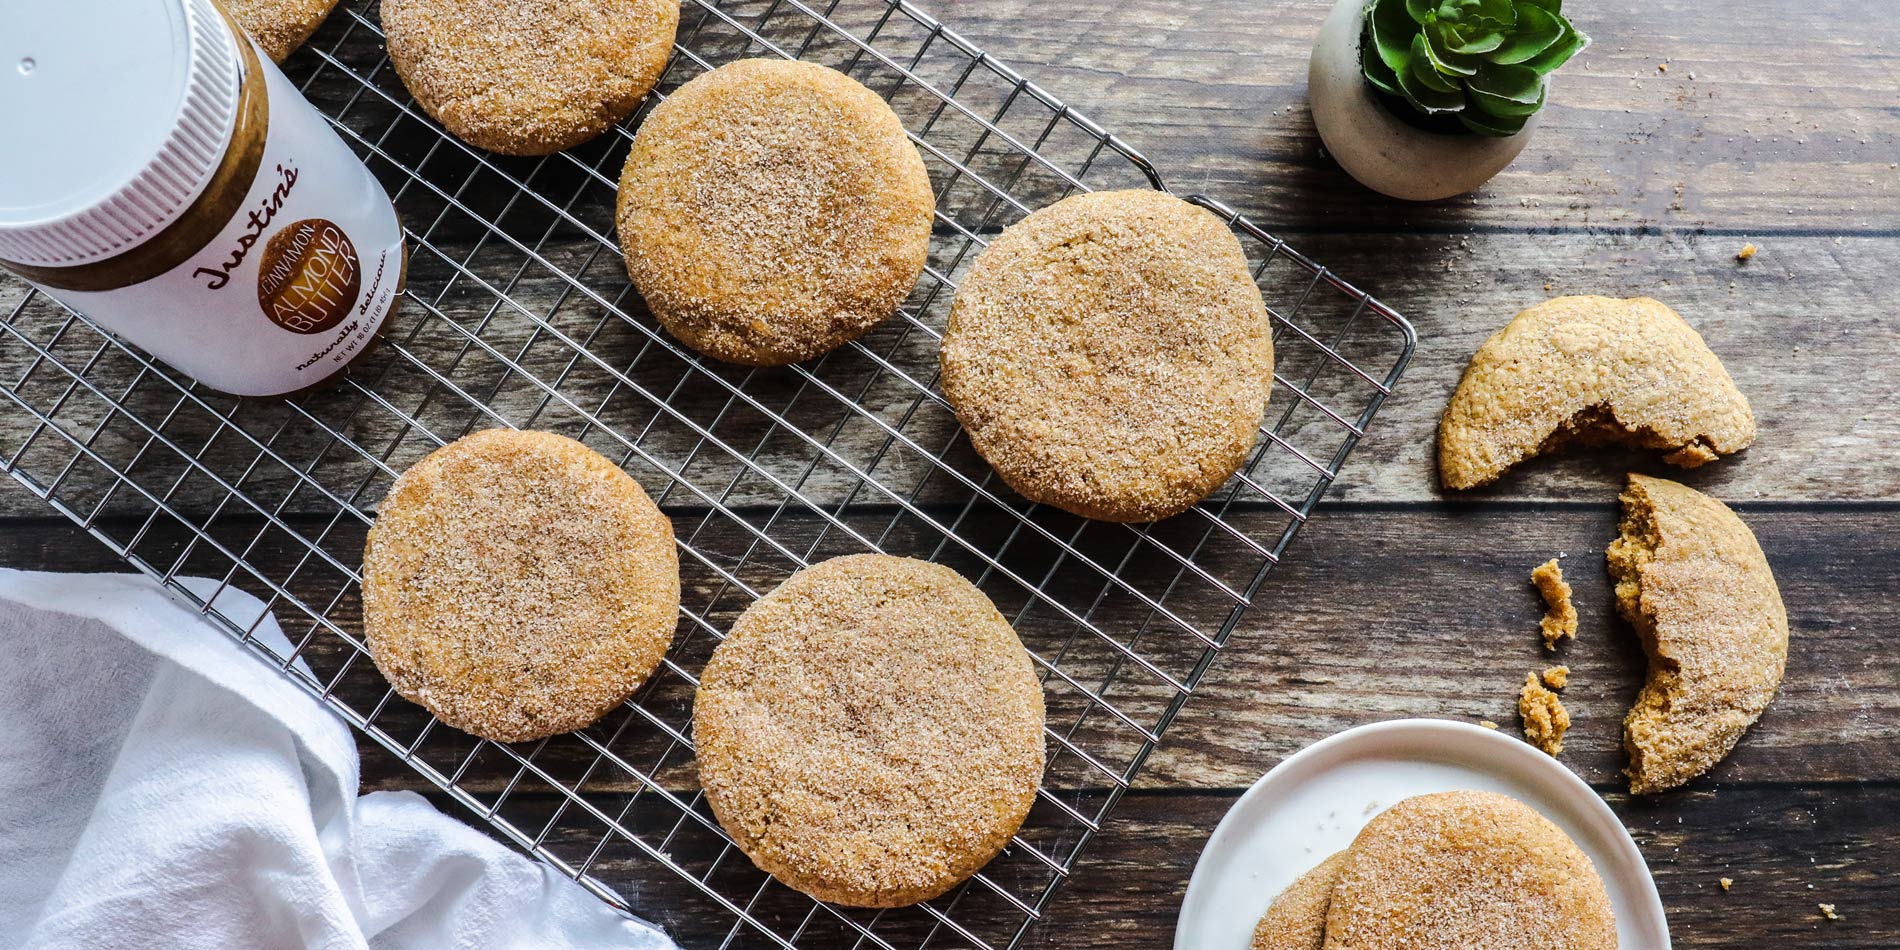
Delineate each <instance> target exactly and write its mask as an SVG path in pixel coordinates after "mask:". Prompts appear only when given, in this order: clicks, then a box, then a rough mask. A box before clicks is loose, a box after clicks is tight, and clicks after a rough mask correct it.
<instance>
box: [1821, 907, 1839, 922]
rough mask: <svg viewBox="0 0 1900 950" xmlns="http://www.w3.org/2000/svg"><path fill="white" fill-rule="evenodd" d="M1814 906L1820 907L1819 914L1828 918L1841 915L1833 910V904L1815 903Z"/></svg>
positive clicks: (1836, 918) (1835, 918)
mask: <svg viewBox="0 0 1900 950" xmlns="http://www.w3.org/2000/svg"><path fill="white" fill-rule="evenodd" d="M1816 906H1818V907H1820V908H1821V916H1823V917H1826V918H1827V919H1829V920H1840V919H1841V915H1839V914H1837V913H1835V912H1834V905H1833V904H1817V905H1816Z"/></svg>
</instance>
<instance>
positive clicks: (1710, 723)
mask: <svg viewBox="0 0 1900 950" xmlns="http://www.w3.org/2000/svg"><path fill="white" fill-rule="evenodd" d="M1608 557H1609V563H1610V577H1611V578H1612V579H1614V580H1615V581H1616V607H1617V610H1618V612H1620V613H1622V615H1623V617H1624V619H1626V620H1628V621H1629V622H1630V624H1631V625H1633V626H1634V627H1635V628H1636V632H1637V634H1638V635H1639V636H1640V637H1642V641H1643V651H1644V652H1645V653H1647V654H1648V655H1649V676H1648V678H1647V679H1646V680H1645V681H1644V683H1643V691H1642V692H1641V693H1640V694H1638V695H1637V697H1636V705H1635V706H1633V707H1632V708H1631V709H1630V711H1629V715H1628V716H1627V717H1626V718H1625V719H1624V720H1623V744H1624V746H1625V747H1626V748H1627V749H1628V750H1629V754H1630V765H1629V778H1630V791H1631V792H1634V793H1636V794H1639V795H1640V794H1646V793H1650V792H1660V791H1663V790H1665V789H1670V788H1674V787H1676V786H1678V785H1681V784H1683V783H1684V782H1687V781H1689V780H1690V779H1692V778H1695V777H1696V776H1698V775H1701V774H1702V773H1703V772H1706V771H1708V770H1709V769H1710V768H1711V767H1713V766H1714V765H1715V764H1716V763H1717V762H1720V761H1721V760H1722V758H1723V757H1724V756H1726V755H1728V753H1729V750H1730V749H1733V748H1734V747H1735V743H1737V742H1739V741H1741V738H1742V733H1743V732H1745V731H1746V730H1747V729H1748V727H1749V726H1750V725H1751V724H1753V723H1754V722H1755V720H1756V719H1757V718H1759V717H1760V716H1761V713H1762V710H1763V709H1766V708H1767V706H1768V702H1769V701H1770V700H1772V699H1774V697H1775V691H1776V689H1778V688H1779V687H1780V685H1781V674H1782V671H1783V670H1784V669H1785V668H1786V666H1787V662H1788V611H1787V609H1786V608H1785V607H1783V606H1782V603H1781V590H1780V589H1779V588H1778V587H1776V585H1775V575H1774V572H1773V571H1771V570H1769V567H1768V559H1767V557H1766V556H1764V555H1763V554H1762V550H1761V545H1760V544H1758V543H1756V541H1755V535H1754V533H1753V532H1751V531H1749V530H1748V526H1747V525H1745V524H1743V523H1742V519H1740V518H1738V517H1736V516H1735V512H1733V511H1730V510H1729V509H1728V506H1726V505H1724V504H1722V503H1721V502H1719V501H1716V500H1715V499H1713V498H1710V497H1709V496H1707V495H1704V494H1702V493H1701V492H1699V491H1696V490H1695V489H1693V488H1690V487H1688V486H1686V485H1679V484H1677V483H1675V482H1672V481H1669V480H1668V479H1663V478H1649V477H1646V476H1643V475H1634V474H1632V475H1631V476H1630V477H1629V487H1628V488H1627V489H1626V490H1625V491H1624V492H1623V523H1622V526H1621V537H1618V538H1617V539H1616V540H1615V541H1613V542H1611V543H1610V548H1609V551H1608Z"/></svg>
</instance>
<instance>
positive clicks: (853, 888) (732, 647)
mask: <svg viewBox="0 0 1900 950" xmlns="http://www.w3.org/2000/svg"><path fill="white" fill-rule="evenodd" d="M1042 730H1043V701H1042V686H1041V684H1040V683H1039V682H1038V681H1037V679H1036V674H1035V671H1034V669H1033V667H1032V666H1031V665H1030V659H1029V654H1028V652H1027V651H1025V650H1024V649H1023V645H1022V643H1021V641H1019V640H1017V638H1016V633H1015V631H1013V630H1011V629H1010V626H1009V622H1008V621H1007V620H1004V619H1003V615H1002V614H1000V613H998V612H997V610H996V607H995V606H994V605H993V604H991V603H990V599H989V598H988V597H986V596H984V595H983V593H982V592H981V591H979V590H977V589H976V587H975V586H974V585H972V584H971V583H970V582H969V581H966V580H964V579H963V578H962V577H961V576H960V575H958V574H957V573H956V572H955V571H952V570H951V569H949V568H947V567H941V566H938V565H935V564H930V563H928V562H925V561H916V560H911V559H909V558H900V557H889V556H885V555H881V554H862V555H854V556H850V557H840V558H833V559H832V560H829V561H825V562H823V563H821V564H817V565H814V566H812V567H809V568H806V569H805V570H802V571H799V572H798V573H796V574H794V575H792V576H791V577H790V578H789V579H787V580H786V581H785V583H783V584H781V585H779V586H778V588H777V589H775V590H773V591H772V592H771V593H769V594H767V595H765V596H764V597H761V598H759V600H757V601H755V602H754V603H753V604H752V605H751V606H750V607H747V608H746V610H745V612H744V613H743V614H741V615H740V616H739V619H738V620H737V621H736V622H734V623H733V625H732V631H731V633H729V634H728V635H727V637H726V640H725V642H723V643H721V644H720V645H719V647H718V648H717V649H715V650H714V651H713V655H712V659H711V660H709V661H708V662H707V664H706V668H705V670H704V671H703V672H702V674H701V676H700V683H699V692H698V694H697V696H696V697H695V699H694V702H693V741H694V745H695V748H696V751H697V754H698V757H699V777H700V782H701V784H702V785H703V786H704V787H705V789H706V800H707V801H708V802H709V803H710V804H711V805H712V810H713V814H714V815H715V816H716V817H717V818H718V819H719V824H720V825H721V826H723V827H724V828H725V829H726V831H727V833H728V834H730V835H732V838H733V840H734V841H735V842H737V844H738V845H739V849H740V850H741V851H744V852H745V853H746V855H747V856H748V857H750V858H751V859H752V861H753V863H754V864H757V865H758V866H759V867H760V868H762V869H764V870H765V871H767V872H768V873H770V874H771V875H772V876H773V877H776V878H778V879H779V880H780V881H782V882H784V883H785V884H787V885H789V886H791V887H794V888H797V889H798V890H800V891H803V892H805V893H807V894H810V895H811V896H813V897H816V898H818V899H820V900H825V901H832V902H835V903H839V904H848V905H852V906H856V907H900V906H904V905H907V904H914V903H917V902H918V901H923V900H928V899H930V898H932V897H936V896H937V895H939V894H942V893H944V892H945V891H947V890H949V889H950V888H952V887H954V886H955V885H956V884H957V883H958V882H960V881H962V880H963V879H965V878H967V877H969V876H970V875H971V874H974V873H976V871H977V869H979V868H981V867H982V866H983V865H984V864H985V863H987V862H988V861H989V860H990V859H991V858H992V857H994V856H995V855H996V853H997V852H998V851H1000V850H1001V849H1002V847H1003V845H1004V844H1005V843H1007V842H1008V841H1009V839H1010V836H1011V835H1013V834H1015V833H1016V829H1017V828H1018V827H1020V826H1021V825H1022V822H1023V818H1024V817H1025V816H1027V815H1028V813H1029V807H1030V805H1031V804H1032V803H1033V802H1034V801H1035V797H1036V786H1037V782H1038V781H1039V779H1040V778H1041V775H1042V766H1043V732H1042Z"/></svg>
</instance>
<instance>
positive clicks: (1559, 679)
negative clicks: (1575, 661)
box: [1543, 666, 1570, 689]
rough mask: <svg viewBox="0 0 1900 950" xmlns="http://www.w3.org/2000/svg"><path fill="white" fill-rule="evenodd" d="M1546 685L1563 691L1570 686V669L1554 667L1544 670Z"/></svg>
mask: <svg viewBox="0 0 1900 950" xmlns="http://www.w3.org/2000/svg"><path fill="white" fill-rule="evenodd" d="M1543 675H1544V685H1545V686H1548V687H1550V688H1551V689H1563V688H1564V687H1566V686H1569V685H1570V667H1568V666H1552V667H1548V668H1546V669H1545V670H1544V674H1543Z"/></svg>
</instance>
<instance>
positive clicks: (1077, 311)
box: [942, 190, 1273, 521]
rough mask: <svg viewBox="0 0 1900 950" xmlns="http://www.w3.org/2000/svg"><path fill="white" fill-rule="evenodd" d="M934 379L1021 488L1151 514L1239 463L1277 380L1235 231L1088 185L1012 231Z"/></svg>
mask: <svg viewBox="0 0 1900 950" xmlns="http://www.w3.org/2000/svg"><path fill="white" fill-rule="evenodd" d="M942 361H943V391H944V395H945V396H947V397H948V398H949V400H950V404H951V406H952V407H953V408H955V410H956V414H957V419H958V420H959V421H961V422H962V423H963V426H964V428H965V429H967V430H969V433H970V442H971V444H973V445H974V446H975V447H976V450H977V452H978V453H980V454H981V455H982V456H983V458H984V459H985V460H986V461H988V462H989V463H990V465H992V466H993V467H995V469H996V472H997V474H998V475H1000V476H1002V478H1003V481H1005V482H1007V483H1008V484H1009V487H1011V488H1013V489H1015V490H1016V491H1017V492H1018V493H1020V494H1021V495H1022V496H1023V497H1025V498H1027V499H1029V500H1031V501H1035V502H1042V503H1045V504H1050V505H1054V506H1056V507H1058V508H1061V509H1063V510H1065V511H1070V512H1073V513H1075V514H1078V515H1081V516H1083V517H1086V518H1099V519H1102V520H1105V521H1152V520H1155V519H1158V518H1165V517H1167V516H1168V515H1172V514H1175V513H1177V512H1180V511H1183V510H1185V509H1187V508H1189V507H1191V506H1192V505H1194V503H1195V502H1198V501H1200V500H1201V499H1203V498H1205V497H1207V496H1208V495H1209V494H1211V493H1212V492H1213V491H1214V490H1215V489H1218V488H1219V487H1220V486H1221V484H1222V483H1224V482H1226V481H1227V479H1228V478H1229V477H1231V476H1232V475H1233V474H1234V472H1236V471H1238V470H1239V468H1240V466H1241V464H1242V463H1244V462H1245V461H1246V459H1247V455H1248V453H1249V452H1250V451H1252V449H1253V445H1254V440H1255V438H1256V436H1257V434H1258V429H1259V425H1260V416H1261V413H1262V411H1263V410H1264V409H1265V407H1266V403H1267V394H1268V391H1269V390H1270V389H1271V387H1272V383H1273V333H1272V328H1271V327H1270V326H1269V325H1268V320H1267V308H1266V304H1265V303H1264V302H1262V300H1261V299H1260V290H1259V288H1258V287H1257V286H1255V284H1254V281H1253V276H1252V274H1251V273H1250V272H1249V270H1248V268H1247V258H1246V255H1245V253H1243V252H1242V250H1241V247H1240V241H1239V240H1238V239H1236V238H1235V237H1234V235H1233V232H1231V231H1229V230H1228V229H1227V226H1226V225H1225V224H1223V223H1221V221H1220V219H1218V218H1216V217H1215V216H1214V215H1212V214H1210V213H1208V212H1207V211H1206V210H1204V209H1202V208H1198V207H1195V206H1194V205H1190V204H1188V203H1187V202H1185V201H1182V200H1181V199H1179V198H1176V197H1174V196H1172V195H1168V194H1164V193H1162V192H1157V191H1146V190H1134V191H1113V192H1098V193H1094V194H1081V195H1075V196H1072V197H1069V198H1065V199H1063V200H1061V201H1058V202H1056V203H1055V204H1053V205H1050V206H1049V207H1047V208H1043V209H1042V210H1040V211H1037V212H1035V213H1034V214H1031V215H1030V216H1028V217H1027V218H1024V219H1023V220H1022V221H1020V222H1018V223H1016V224H1015V225H1013V226H1011V227H1010V228H1008V229H1007V230H1005V231H1004V232H1003V233H1002V235H1001V236H1000V237H998V238H997V239H996V240H995V241H994V242H992V243H991V244H990V246H989V247H988V248H986V249H985V250H984V251H983V253H982V254H981V255H980V256H979V257H978V258H977V261H976V264H975V265H974V266H973V267H972V268H971V269H970V273H969V274H968V276H966V277H965V278H964V280H963V284H962V286H961V287H959V288H958V289H957V296H956V301H955V303H954V305H953V306H952V308H951V312H950V322H949V326H948V327H947V329H946V330H945V331H944V337H943V350H942Z"/></svg>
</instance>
